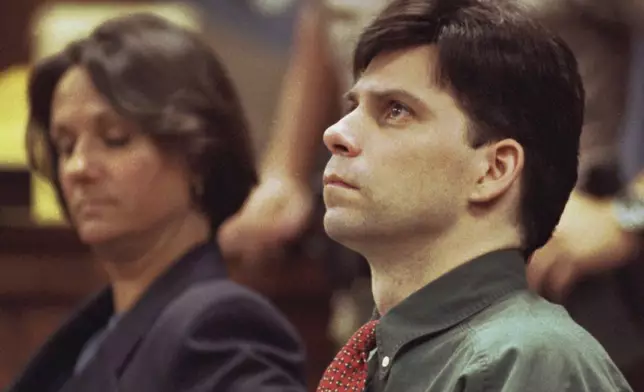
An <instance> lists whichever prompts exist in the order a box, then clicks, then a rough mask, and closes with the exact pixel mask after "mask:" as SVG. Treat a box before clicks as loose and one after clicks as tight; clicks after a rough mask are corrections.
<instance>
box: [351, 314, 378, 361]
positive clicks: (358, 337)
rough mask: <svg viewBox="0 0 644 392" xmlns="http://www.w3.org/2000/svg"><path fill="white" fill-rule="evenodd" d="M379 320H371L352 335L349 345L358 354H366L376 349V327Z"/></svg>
mask: <svg viewBox="0 0 644 392" xmlns="http://www.w3.org/2000/svg"><path fill="white" fill-rule="evenodd" d="M378 321H379V320H371V321H369V322H368V323H366V324H365V325H363V326H362V327H360V329H358V330H357V331H356V333H354V334H353V336H352V337H351V339H350V342H351V345H353V347H354V349H355V351H356V352H358V353H368V352H369V351H371V350H373V349H374V348H375V347H376V325H378Z"/></svg>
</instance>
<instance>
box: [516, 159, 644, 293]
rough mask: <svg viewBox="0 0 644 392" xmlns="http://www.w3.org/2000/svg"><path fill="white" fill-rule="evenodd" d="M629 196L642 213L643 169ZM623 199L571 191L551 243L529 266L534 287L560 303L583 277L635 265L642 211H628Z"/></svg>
mask: <svg viewBox="0 0 644 392" xmlns="http://www.w3.org/2000/svg"><path fill="white" fill-rule="evenodd" d="M629 192H630V196H629V199H630V200H633V201H634V202H635V204H637V203H641V204H640V207H639V208H640V209H639V211H642V210H641V207H642V206H644V171H643V172H642V173H641V174H640V175H639V176H638V177H637V178H636V179H635V180H634V181H633V182H632V183H631V184H630V186H629ZM622 200H623V199H620V197H614V198H595V197H593V196H589V195H586V194H583V193H581V192H579V191H573V194H572V195H571V198H570V201H569V202H568V204H567V205H566V208H565V210H564V213H563V215H562V217H561V220H560V222H559V225H558V226H557V228H556V230H555V233H554V235H553V237H552V239H551V240H550V241H549V242H548V243H547V244H546V245H545V246H544V247H543V248H541V249H539V250H538V251H537V252H535V254H534V256H533V257H532V259H531V261H530V264H529V265H528V281H529V282H530V285H531V287H532V288H533V289H535V290H536V291H538V292H539V293H541V294H542V295H544V296H546V297H547V298H549V299H552V300H555V301H562V300H563V299H565V297H566V296H567V295H568V294H569V292H570V291H571V289H572V288H573V287H574V285H575V284H576V283H578V282H579V281H581V280H583V279H584V278H587V277H589V276H593V275H598V274H602V273H606V272H608V271H612V270H616V269H618V268H620V267H623V266H625V265H626V264H628V263H629V262H631V261H634V260H635V259H636V256H637V255H638V253H639V252H640V251H641V250H642V248H641V247H642V243H643V241H642V239H643V238H644V232H643V231H642V227H641V225H642V223H641V222H640V223H639V225H640V227H638V223H637V221H638V214H639V219H640V220H641V219H642V218H641V215H642V212H637V211H635V209H633V210H632V211H630V212H629V211H627V210H625V209H624V208H623V207H624V203H623V201H622ZM638 200H639V201H638ZM629 214H630V215H629Z"/></svg>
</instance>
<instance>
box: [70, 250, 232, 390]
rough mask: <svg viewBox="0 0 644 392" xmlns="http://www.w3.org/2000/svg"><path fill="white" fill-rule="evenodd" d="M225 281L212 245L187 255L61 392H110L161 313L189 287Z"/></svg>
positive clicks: (113, 332) (128, 314)
mask: <svg viewBox="0 0 644 392" xmlns="http://www.w3.org/2000/svg"><path fill="white" fill-rule="evenodd" d="M225 277H226V269H225V266H224V264H223V262H222V261H221V258H220V257H219V252H218V250H217V248H216V246H215V245H214V244H212V243H207V244H203V245H200V246H198V247H196V248H194V249H193V250H191V251H190V252H188V253H187V254H186V255H185V256H183V257H182V258H181V259H180V260H179V261H178V262H176V263H175V264H174V265H173V266H172V267H170V269H168V271H166V272H165V273H164V274H163V275H161V277H159V278H158V279H157V280H156V281H155V282H154V283H153V284H152V286H150V288H149V289H148V290H147V291H146V293H145V294H144V295H143V296H142V297H141V299H140V300H139V301H138V302H137V304H136V305H135V306H134V307H133V308H132V309H130V310H129V311H128V312H127V313H125V314H123V316H122V318H121V319H120V320H119V321H118V323H117V324H116V326H115V327H114V329H113V330H112V331H111V332H109V334H108V335H107V336H106V337H105V339H104V340H103V342H102V343H101V345H100V347H99V349H98V351H97V353H96V355H95V357H94V358H93V359H92V360H91V361H90V362H89V363H88V364H87V367H86V368H85V369H84V371H83V372H81V374H80V375H78V376H77V377H73V378H71V379H70V380H69V382H68V383H67V384H66V385H65V387H64V389H62V390H61V392H77V391H86V390H91V391H93V392H94V391H96V392H103V391H114V390H115V388H116V385H117V380H118V379H119V378H120V376H121V374H122V373H123V370H124V369H125V367H126V366H127V364H128V363H129V361H130V359H131V358H132V356H133V355H135V353H136V348H137V347H138V345H139V344H140V343H141V341H142V340H143V338H144V337H145V335H146V333H147V332H148V331H149V330H150V329H151V328H152V326H153V325H154V322H155V321H156V319H157V318H158V316H159V315H160V314H161V313H162V312H163V309H164V308H165V307H166V306H167V305H168V304H169V303H170V302H172V300H173V299H175V298H176V297H178V296H179V295H180V294H181V292H183V291H184V290H185V289H187V288H188V287H189V286H190V285H192V284H194V283H196V282H199V281H204V280H210V279H217V278H220V279H221V278H225ZM99 383H100V384H99ZM99 386H100V388H102V389H99ZM105 388H112V389H105Z"/></svg>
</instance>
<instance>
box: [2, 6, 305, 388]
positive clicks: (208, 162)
mask: <svg viewBox="0 0 644 392" xmlns="http://www.w3.org/2000/svg"><path fill="white" fill-rule="evenodd" d="M29 103H30V123H29V129H28V140H27V142H28V150H29V154H30V161H31V164H32V166H33V168H34V169H35V170H36V171H38V172H41V173H43V174H45V175H46V176H48V178H49V179H51V181H52V182H53V184H54V186H55V188H56V190H57V193H58V196H59V199H60V202H61V204H62V206H63V207H64V211H65V213H66V215H67V217H68V219H69V221H70V223H71V225H72V226H73V228H74V229H75V231H76V232H77V233H78V236H79V237H80V239H81V241H82V242H83V243H85V244H87V245H88V246H89V247H90V249H91V250H92V252H93V254H94V256H95V258H96V260H97V262H98V263H100V265H101V266H102V267H103V268H104V269H105V271H106V273H107V276H108V278H109V283H110V284H109V287H108V288H106V289H105V290H103V291H102V292H101V293H99V294H98V295H97V296H96V297H94V298H92V299H91V300H89V302H87V304H85V305H84V306H83V307H82V309H81V310H80V311H79V312H78V313H77V314H75V315H74V316H73V317H72V318H71V319H70V320H69V321H68V322H67V323H66V324H64V325H63V326H62V327H61V328H60V329H59V330H58V331H57V332H56V333H55V334H54V335H53V336H52V337H51V338H50V339H49V341H48V342H47V343H46V344H45V345H44V346H43V347H42V348H41V350H40V352H38V354H37V355H36V356H35V357H34V358H33V360H32V362H31V363H30V364H29V365H28V367H27V368H26V370H25V371H24V373H23V374H22V375H21V376H20V377H19V378H18V379H17V380H16V381H15V383H14V384H13V385H12V386H11V387H10V388H9V389H8V390H9V391H11V392H33V391H39V392H41V391H42V392H46V391H64V392H74V391H93V392H100V391H116V390H118V391H125V392H127V391H137V392H143V391H155V392H160V391H173V392H174V391H188V390H189V391H249V392H251V391H252V392H262V391H276V392H277V391H280V392H282V391H304V390H305V386H304V381H303V379H304V376H303V371H302V365H303V354H302V350H301V345H300V342H299V339H298V337H297V336H296V333H295V331H294V330H293V328H292V327H291V326H290V325H289V324H288V322H287V321H286V320H285V318H284V317H283V316H282V315H281V314H279V313H278V311H277V310H275V309H274V308H273V307H272V306H271V305H270V304H269V303H268V302H267V301H266V300H265V299H263V298H262V297H261V296H259V295H257V294H255V293H253V292H251V291H249V290H247V289H245V288H242V287H241V286H239V285H237V284H235V283H232V282H231V281H229V280H228V279H227V278H226V271H225V267H224V264H223V261H222V259H221V257H220V255H219V250H218V248H217V246H216V244H215V242H214V239H213V235H214V233H216V231H217V229H218V227H219V225H220V224H221V223H222V222H223V221H224V220H225V219H226V218H228V217H229V216H231V215H232V214H233V213H235V212H236V211H237V210H238V208H239V207H240V206H241V205H242V203H243V201H244V199H245V198H246V196H247V195H248V193H249V190H250V189H251V188H252V187H253V186H254V184H255V182H256V173H255V171H254V163H253V160H252V158H251V149H250V144H249V135H248V130H247V126H246V121H245V118H244V114H243V112H242V108H241V106H240V103H239V101H238V98H237V96H236V93H235V91H234V89H233V86H232V84H231V82H230V80H229V79H228V77H227V75H226V73H225V71H224V69H223V67H222V65H221V64H220V62H219V61H218V59H217V58H216V56H215V55H214V54H213V53H212V51H211V50H210V49H209V47H208V46H207V45H206V44H205V43H203V42H201V41H200V39H199V37H198V36H197V35H196V34H193V33H191V32H188V31H186V30H183V29H181V28H179V27H177V26H175V25H172V24H170V23H169V22H167V21H165V20H163V19H160V18H158V17H154V16H151V15H145V14H138V15H131V16H127V17H121V18H116V19H112V20H109V21H107V22H105V23H103V24H102V25H100V26H99V27H97V28H96V29H95V30H94V31H93V32H92V33H91V35H90V36H89V37H88V38H86V39H83V40H80V41H78V42H75V43H72V44H71V45H69V46H68V47H67V48H66V49H65V50H63V51H62V52H60V53H58V54H56V55H54V56H53V57H51V58H48V59H45V60H44V61H43V62H41V63H39V64H37V65H36V67H35V68H34V70H33V73H32V74H31V79H30V86H29Z"/></svg>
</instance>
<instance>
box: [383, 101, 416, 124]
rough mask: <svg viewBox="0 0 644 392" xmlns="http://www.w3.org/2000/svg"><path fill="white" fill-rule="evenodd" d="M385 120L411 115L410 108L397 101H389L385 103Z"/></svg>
mask: <svg viewBox="0 0 644 392" xmlns="http://www.w3.org/2000/svg"><path fill="white" fill-rule="evenodd" d="M385 114H386V117H387V120H399V119H403V118H405V117H407V116H410V115H411V110H409V108H408V107H407V106H405V105H403V104H402V103H400V102H398V101H391V102H389V103H388V104H387V111H386V113H385Z"/></svg>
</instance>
